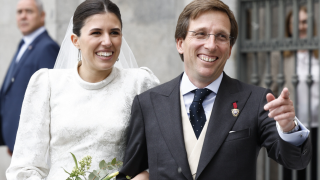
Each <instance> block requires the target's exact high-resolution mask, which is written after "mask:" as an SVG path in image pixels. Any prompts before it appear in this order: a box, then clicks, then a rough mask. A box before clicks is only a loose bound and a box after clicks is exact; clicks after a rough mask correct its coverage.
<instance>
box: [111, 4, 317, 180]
mask: <svg viewBox="0 0 320 180" xmlns="http://www.w3.org/2000/svg"><path fill="white" fill-rule="evenodd" d="M237 35H238V26H237V22H236V20H235V17H234V15H233V13H232V12H231V11H230V9H229V7H228V6H227V5H225V4H224V3H223V2H221V1H219V0H195V1H193V2H191V3H190V4H189V5H188V6H186V8H185V9H184V10H183V12H182V13H181V14H180V17H179V20H178V23H177V27H176V33H175V39H176V46H177V50H178V52H179V53H180V56H181V58H182V61H183V62H184V67H185V72H184V73H182V74H181V75H180V76H178V77H177V78H175V79H173V80H172V81H170V82H167V83H165V84H163V85H160V86H158V87H156V88H153V89H151V90H149V91H147V92H144V93H142V94H141V95H138V96H137V97H136V98H135V100H134V102H133V106H132V112H131V113H132V116H131V120H130V121H131V122H130V126H129V130H128V136H127V137H128V144H127V149H126V155H125V158H124V166H123V168H122V169H121V171H120V172H121V173H120V175H119V176H118V178H117V179H121V180H124V179H126V177H125V176H126V175H128V176H131V177H134V176H135V175H137V174H138V173H140V172H142V171H144V170H146V169H149V173H150V179H151V180H158V179H173V180H192V179H199V180H208V179H210V180H232V179H237V180H254V179H256V159H257V156H258V154H259V151H260V148H261V147H265V148H266V149H267V151H268V156H269V157H271V158H272V159H274V160H275V161H277V162H278V163H280V164H282V165H284V166H285V167H287V168H290V169H303V168H305V167H306V166H307V164H308V163H309V161H310V159H311V143H310V138H308V134H309V131H308V130H307V129H306V128H305V127H304V126H303V125H302V124H301V123H300V122H299V121H298V120H297V119H296V118H295V111H294V107H293V105H292V101H291V100H290V99H289V92H288V89H287V88H285V89H284V90H283V91H282V93H281V95H280V96H279V98H278V99H275V97H274V96H273V95H272V94H271V93H270V90H267V89H264V88H261V87H256V86H252V85H248V84H245V83H242V82H240V81H238V80H235V79H232V78H230V77H229V76H228V75H227V74H225V73H224V72H223V68H224V66H225V63H226V61H227V59H228V58H229V57H230V54H231V49H232V47H233V45H234V43H235V41H236V38H237Z"/></svg>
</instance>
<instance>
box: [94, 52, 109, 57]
mask: <svg viewBox="0 0 320 180" xmlns="http://www.w3.org/2000/svg"><path fill="white" fill-rule="evenodd" d="M97 55H98V56H104V57H108V56H111V55H112V52H98V53H97Z"/></svg>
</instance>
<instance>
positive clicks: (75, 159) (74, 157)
mask: <svg viewBox="0 0 320 180" xmlns="http://www.w3.org/2000/svg"><path fill="white" fill-rule="evenodd" d="M70 153H71V155H72V157H73V160H74V163H75V164H76V167H77V169H78V168H79V167H78V161H77V158H76V156H75V155H74V154H72V152H70Z"/></svg>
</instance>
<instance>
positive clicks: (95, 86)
mask: <svg viewBox="0 0 320 180" xmlns="http://www.w3.org/2000/svg"><path fill="white" fill-rule="evenodd" d="M81 64H82V62H81V61H80V62H78V63H77V65H76V66H75V68H74V69H73V73H74V74H75V78H76V81H77V82H78V83H79V85H80V86H81V87H82V88H84V89H88V90H96V89H101V88H103V87H105V86H106V85H108V84H109V83H110V82H112V81H113V80H114V79H115V78H116V77H117V75H118V72H119V70H118V69H117V68H116V67H113V68H112V71H111V73H110V74H109V76H108V77H106V78H105V79H104V80H102V81H100V82H96V83H90V82H87V81H84V80H83V79H82V78H81V77H80V75H79V72H78V67H79V66H80V65H81Z"/></svg>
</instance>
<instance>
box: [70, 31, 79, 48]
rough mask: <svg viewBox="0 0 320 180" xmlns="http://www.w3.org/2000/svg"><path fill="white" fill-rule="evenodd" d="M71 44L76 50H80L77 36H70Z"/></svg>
mask: <svg viewBox="0 0 320 180" xmlns="http://www.w3.org/2000/svg"><path fill="white" fill-rule="evenodd" d="M71 42H72V43H73V45H74V46H75V47H76V48H77V49H80V41H79V37H78V36H77V35H75V34H71Z"/></svg>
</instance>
